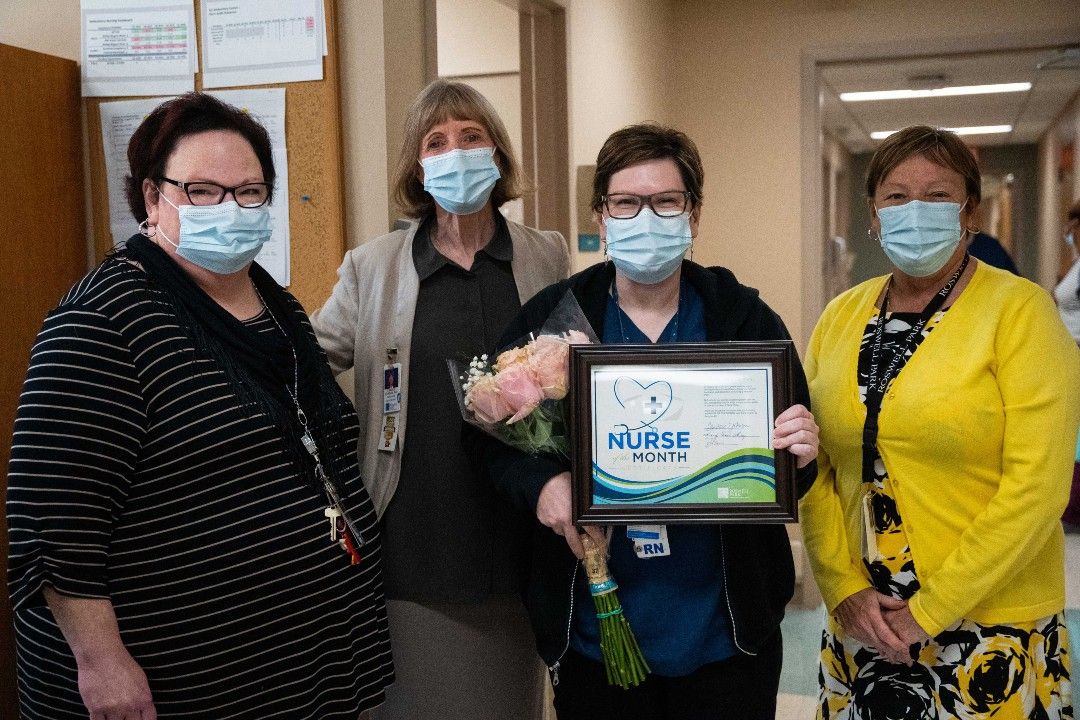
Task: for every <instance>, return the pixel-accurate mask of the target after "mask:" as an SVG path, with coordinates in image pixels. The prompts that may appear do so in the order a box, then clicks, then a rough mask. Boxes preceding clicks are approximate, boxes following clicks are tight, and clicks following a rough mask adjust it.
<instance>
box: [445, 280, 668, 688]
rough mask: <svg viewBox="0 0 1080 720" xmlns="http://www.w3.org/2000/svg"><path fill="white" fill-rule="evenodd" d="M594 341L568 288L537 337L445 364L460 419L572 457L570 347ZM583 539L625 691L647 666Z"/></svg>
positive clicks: (599, 551) (527, 447)
mask: <svg viewBox="0 0 1080 720" xmlns="http://www.w3.org/2000/svg"><path fill="white" fill-rule="evenodd" d="M589 343H592V344H597V343H599V340H597V338H596V334H595V333H594V332H593V330H592V327H591V326H590V325H589V321H588V320H587V319H586V318H585V314H584V313H583V312H582V311H581V307H580V306H579V305H578V303H577V300H575V299H574V295H573V293H571V292H570V291H567V292H566V295H564V296H563V298H562V300H560V301H559V304H558V305H556V306H555V309H554V310H553V311H552V313H551V316H550V317H548V319H547V321H546V322H545V323H544V326H543V327H542V328H541V329H540V332H539V333H538V334H533V335H530V336H529V337H528V338H527V339H522V341H520V342H518V343H516V344H515V345H514V346H513V347H511V348H510V349H508V350H504V351H503V352H501V353H499V355H498V357H496V358H495V362H494V363H492V362H491V361H490V360H489V358H488V356H487V355H479V356H477V357H474V358H473V359H472V360H470V361H469V363H468V367H467V368H466V367H464V364H460V365H459V363H457V362H456V361H454V360H448V361H447V364H448V365H449V366H450V375H451V377H452V378H453V380H454V388H455V389H456V391H457V397H458V404H459V405H460V407H461V415H462V417H464V418H465V421H466V422H468V423H470V424H472V425H475V426H477V427H479V428H480V429H481V430H483V431H485V432H487V433H489V434H491V435H493V436H494V437H496V438H497V439H499V440H501V441H503V442H504V443H506V444H507V445H510V446H512V447H515V448H517V449H519V450H523V451H525V452H528V453H539V452H548V453H554V454H558V455H562V456H563V457H565V458H569V457H570V439H569V433H568V428H567V425H568V423H567V421H566V416H565V402H564V399H565V398H566V393H567V392H568V390H569V385H570V346H571V345H584V344H589ZM581 538H582V542H583V543H584V544H585V546H586V548H587V550H586V558H585V567H586V571H587V574H588V576H589V592H590V593H592V595H593V602H594V604H595V605H596V613H597V614H596V617H597V620H598V621H599V623H600V652H601V654H602V655H603V658H604V667H605V669H606V671H607V679H608V683H609V684H611V685H618V686H619V687H621V688H623V689H626V688H628V687H630V686H631V685H638V684H639V683H640V682H641V681H642V680H643V679H644V678H645V675H646V674H647V673H648V672H649V666H648V664H647V663H646V662H645V658H644V657H643V656H642V653H641V648H640V647H638V643H637V640H636V639H635V638H634V632H633V630H631V628H630V623H628V622H627V620H626V618H625V617H624V616H623V614H622V605H621V604H620V603H619V598H618V596H617V595H616V594H615V590H616V589H617V588H618V585H616V584H615V581H614V580H613V579H612V578H611V575H610V574H609V573H608V571H607V562H606V561H605V559H604V549H603V548H598V547H596V546H595V545H593V544H592V542H591V540H590V539H589V536H588V535H585V534H583V535H582V536H581Z"/></svg>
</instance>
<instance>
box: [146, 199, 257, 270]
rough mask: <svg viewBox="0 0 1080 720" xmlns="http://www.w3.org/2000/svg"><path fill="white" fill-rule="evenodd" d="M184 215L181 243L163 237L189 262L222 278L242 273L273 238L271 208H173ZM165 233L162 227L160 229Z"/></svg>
mask: <svg viewBox="0 0 1080 720" xmlns="http://www.w3.org/2000/svg"><path fill="white" fill-rule="evenodd" d="M161 197H162V198H164V199H165V202H167V203H169V204H170V205H172V206H173V207H174V208H176V210H177V212H178V213H179V214H180V241H179V242H173V241H172V239H171V238H169V236H167V235H166V234H165V233H163V232H162V233H161V236H162V237H163V238H165V240H167V241H168V242H169V244H170V245H172V246H173V247H175V248H176V254H177V255H179V256H180V257H182V258H184V259H185V260H187V261H188V262H190V263H192V264H194V265H198V266H199V267H201V268H205V269H206V270H209V271H210V272H215V273H218V274H219V275H228V274H230V273H234V272H239V271H240V270H243V269H244V268H245V267H247V265H248V263H250V262H251V261H252V260H254V259H255V256H256V255H258V254H259V250H261V249H262V246H263V245H264V244H265V243H266V241H267V240H269V239H270V234H271V232H272V228H271V220H270V208H269V207H267V206H266V205H262V206H260V207H257V208H242V207H240V206H239V205H237V204H236V201H234V200H229V201H228V202H223V203H219V204H217V205H179V206H178V205H173V203H172V202H171V201H170V200H169V198H167V197H165V195H164V194H162V195H161ZM158 232H161V228H160V227H159V228H158Z"/></svg>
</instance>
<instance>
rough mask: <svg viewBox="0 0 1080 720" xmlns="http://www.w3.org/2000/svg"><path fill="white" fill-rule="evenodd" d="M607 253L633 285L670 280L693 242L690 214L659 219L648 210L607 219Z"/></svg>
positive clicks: (605, 224)
mask: <svg viewBox="0 0 1080 720" xmlns="http://www.w3.org/2000/svg"><path fill="white" fill-rule="evenodd" d="M604 227H606V228H607V254H608V256H609V257H610V258H611V262H613V263H615V268H616V269H617V270H619V272H621V273H622V274H623V275H625V276H626V277H628V278H630V279H631V280H633V281H634V282H638V283H642V284H644V285H655V284H656V283H658V282H660V281H661V280H666V279H668V278H669V277H671V275H672V273H674V272H675V271H676V270H677V269H678V268H679V265H680V264H681V263H682V259H683V255H684V254H685V253H686V249H687V248H688V247H690V243H691V242H693V237H692V236H691V234H690V214H689V213H683V214H682V215H676V216H674V217H660V216H658V215H656V214H655V213H654V212H653V211H652V210H651V209H649V208H647V207H643V208H641V212H639V213H638V214H637V216H635V217H632V218H613V217H608V218H604Z"/></svg>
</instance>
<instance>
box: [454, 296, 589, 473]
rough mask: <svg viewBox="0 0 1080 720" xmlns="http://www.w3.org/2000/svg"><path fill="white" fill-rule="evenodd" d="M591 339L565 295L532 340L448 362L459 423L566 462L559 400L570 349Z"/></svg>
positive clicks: (573, 302)
mask: <svg viewBox="0 0 1080 720" xmlns="http://www.w3.org/2000/svg"><path fill="white" fill-rule="evenodd" d="M596 342H597V339H596V335H595V334H594V333H593V331H592V328H591V327H590V326H589V322H588V320H586V319H585V316H584V314H583V313H582V312H581V308H580V307H579V306H578V304H577V300H575V299H574V296H573V294H572V293H570V292H569V291H567V293H566V295H565V296H563V299H562V300H560V301H559V304H558V305H557V306H556V307H555V310H554V311H553V312H552V314H551V317H549V318H548V320H547V322H545V323H544V326H543V327H542V328H541V329H540V332H539V333H538V334H533V335H530V336H529V338H527V339H523V340H522V341H521V342H519V343H517V344H516V345H514V346H513V347H510V348H509V349H507V350H504V351H503V352H501V353H499V355H498V357H496V358H495V361H494V362H491V360H490V359H489V356H488V355H486V354H485V355H479V356H477V357H474V358H473V359H472V360H470V361H469V363H468V366H467V367H465V366H464V363H459V362H457V361H455V360H448V361H447V363H448V365H449V366H450V373H451V375H452V377H453V379H454V388H455V390H456V391H457V396H458V404H459V405H460V407H461V414H462V417H464V418H465V421H466V422H468V423H470V424H472V425H475V426H477V427H479V428H480V429H481V430H484V431H485V432H487V433H489V434H491V435H493V436H495V437H496V438H498V439H499V440H501V441H503V442H505V443H506V444H507V445H510V446H512V447H516V448H518V449H519V450H523V451H525V452H528V453H538V452H550V453H554V454H558V455H562V456H563V457H569V454H570V446H569V438H568V437H567V430H566V419H565V416H564V408H563V403H562V402H561V401H562V400H563V398H565V397H566V393H567V390H568V389H569V387H568V386H569V382H570V346H571V345H578V344H588V343H596Z"/></svg>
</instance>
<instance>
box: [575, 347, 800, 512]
mask: <svg viewBox="0 0 1080 720" xmlns="http://www.w3.org/2000/svg"><path fill="white" fill-rule="evenodd" d="M794 358H795V349H794V346H793V344H792V343H791V341H786V340H776V341H762V342H708V343H670V344H663V345H574V346H571V348H570V389H571V395H570V397H571V407H570V433H571V439H572V442H571V447H572V449H571V477H572V478H573V481H572V493H573V519H574V521H575V522H577V523H581V524H583V525H589V524H605V525H606V524H644V523H787V522H796V521H797V520H798V496H797V493H796V489H795V457H794V456H793V455H792V454H791V453H789V452H787V451H786V450H774V449H773V447H772V429H773V421H774V420H775V418H776V416H777V415H779V414H780V413H781V412H782V411H783V410H784V409H786V408H788V407H789V406H790V405H791V403H792V400H791V398H792V385H793V370H794V367H795V361H794Z"/></svg>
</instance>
